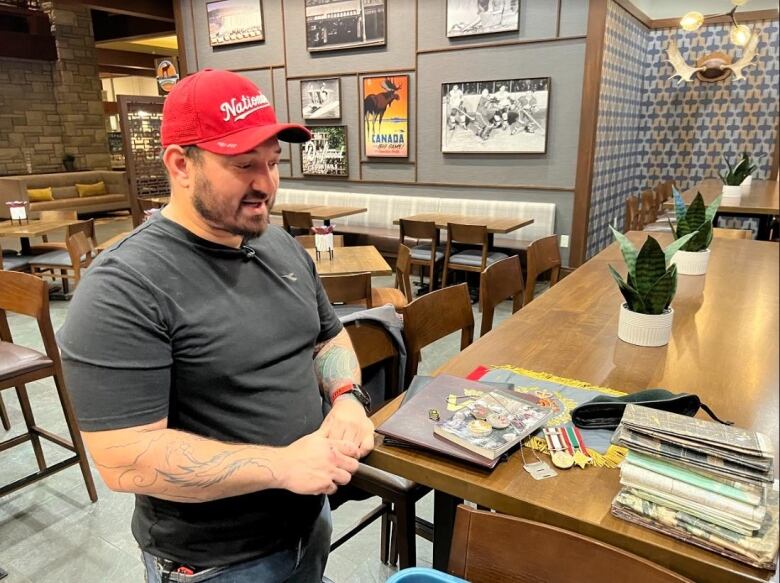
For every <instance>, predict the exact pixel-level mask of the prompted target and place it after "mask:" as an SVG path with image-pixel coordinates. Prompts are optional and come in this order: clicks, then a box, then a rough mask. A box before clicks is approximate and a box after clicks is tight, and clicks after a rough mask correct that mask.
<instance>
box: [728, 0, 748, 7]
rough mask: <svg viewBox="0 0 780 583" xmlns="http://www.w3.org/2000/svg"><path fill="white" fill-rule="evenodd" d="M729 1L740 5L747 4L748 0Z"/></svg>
mask: <svg viewBox="0 0 780 583" xmlns="http://www.w3.org/2000/svg"><path fill="white" fill-rule="evenodd" d="M731 3H732V4H733V5H734V6H742V5H743V4H747V3H748V0H731Z"/></svg>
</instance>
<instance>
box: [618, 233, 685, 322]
mask: <svg viewBox="0 0 780 583" xmlns="http://www.w3.org/2000/svg"><path fill="white" fill-rule="evenodd" d="M610 228H612V227H610ZM612 234H613V235H614V236H615V239H617V242H618V244H619V245H620V252H621V253H622V254H623V261H625V262H626V267H627V268H628V275H627V277H626V279H625V280H624V279H623V277H622V276H621V275H620V274H619V273H618V272H617V270H616V269H615V268H614V267H612V266H611V265H610V266H609V272H610V273H611V274H612V277H613V278H614V279H615V281H616V282H617V284H618V287H619V288H620V293H621V294H623V297H624V298H625V300H626V306H627V307H628V309H629V310H631V311H632V312H637V313H639V314H654V315H658V314H663V313H664V311H665V310H666V309H667V308H668V307H669V304H671V303H672V298H674V294H675V292H676V291H677V266H676V265H671V266H670V265H669V262H670V261H671V259H672V256H673V255H674V254H675V253H677V251H679V250H680V248H681V247H682V246H683V245H685V244H686V243H687V242H688V241H690V240H691V239H692V238H693V237H694V236H695V235H696V233H688V234H687V235H684V236H682V237H680V238H679V239H677V240H676V241H674V242H673V243H672V244H671V245H669V246H668V247H667V248H666V249H661V245H659V244H658V241H656V240H655V239H654V238H653V237H648V238H647V240H646V241H645V243H644V245H642V248H641V249H640V250H639V252H637V250H636V247H634V244H633V243H632V242H631V241H630V240H629V239H628V237H626V236H625V235H624V234H623V233H621V232H619V231H616V230H615V229H612Z"/></svg>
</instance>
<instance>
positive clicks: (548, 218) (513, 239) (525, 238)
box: [275, 188, 555, 261]
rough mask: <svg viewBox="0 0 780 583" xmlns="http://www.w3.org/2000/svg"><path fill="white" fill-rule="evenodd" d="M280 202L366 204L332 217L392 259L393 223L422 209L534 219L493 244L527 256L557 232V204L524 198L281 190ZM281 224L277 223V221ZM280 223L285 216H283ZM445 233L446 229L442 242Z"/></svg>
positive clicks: (351, 239) (347, 233)
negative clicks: (534, 244)
mask: <svg viewBox="0 0 780 583" xmlns="http://www.w3.org/2000/svg"><path fill="white" fill-rule="evenodd" d="M276 202H277V203H306V204H318V205H333V206H354V207H363V208H367V209H368V212H365V213H360V214H357V215H351V216H348V217H343V218H340V219H335V220H333V224H334V225H335V228H334V231H335V232H336V233H339V234H343V235H344V238H345V241H346V243H347V244H348V245H373V246H375V247H376V248H377V249H378V250H379V252H380V253H382V255H384V256H385V257H386V258H388V259H390V260H391V261H392V260H394V259H395V256H396V254H397V253H398V243H399V241H398V237H399V229H398V226H397V225H394V224H393V221H395V220H397V219H399V218H403V217H408V216H410V215H415V214H419V213H436V212H438V213H457V214H463V215H472V216H488V217H518V218H530V219H534V222H533V224H531V225H528V226H526V227H522V228H520V229H516V230H514V231H512V232H511V233H506V234H496V235H495V237H494V248H495V249H496V250H498V251H503V252H504V253H507V254H510V255H515V254H519V255H520V256H521V259H523V260H524V257H525V250H526V249H527V248H528V245H529V244H530V243H531V242H532V241H534V240H536V239H539V238H541V237H545V236H547V235H552V234H553V233H554V232H555V204H553V203H540V202H523V201H502V200H479V199H456V198H439V197H433V196H403V195H384V194H363V193H347V192H330V191H322V190H299V189H289V188H280V189H279V191H278V192H277V195H276ZM275 222H276V221H275ZM279 224H281V219H279ZM445 241H446V232H445V233H442V241H441V242H442V244H444V242H445Z"/></svg>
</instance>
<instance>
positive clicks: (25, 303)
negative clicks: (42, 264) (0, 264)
mask: <svg viewBox="0 0 780 583" xmlns="http://www.w3.org/2000/svg"><path fill="white" fill-rule="evenodd" d="M6 312H13V313H15V314H22V315H24V316H30V317H32V318H35V319H36V320H37V321H38V330H40V333H41V338H42V339H43V346H44V349H45V351H46V355H47V356H48V357H49V358H50V359H51V360H52V361H53V362H54V363H55V366H60V364H59V363H60V352H59V349H58V348H57V341H56V340H55V338H54V329H53V328H52V325H51V317H50V315H49V285H48V284H47V283H46V282H45V281H43V280H42V279H41V278H39V277H36V276H34V275H29V274H27V273H19V272H17V271H0V340H2V341H4V342H13V338H12V337H11V329H10V328H9V326H8V318H7V317H6Z"/></svg>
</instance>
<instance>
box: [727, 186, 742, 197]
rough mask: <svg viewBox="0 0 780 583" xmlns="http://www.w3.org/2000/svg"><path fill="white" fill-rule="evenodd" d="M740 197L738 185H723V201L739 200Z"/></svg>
mask: <svg viewBox="0 0 780 583" xmlns="http://www.w3.org/2000/svg"><path fill="white" fill-rule="evenodd" d="M741 197H742V187H741V186H740V185H739V184H738V185H736V186H729V185H728V184H724V185H723V200H724V201H725V200H726V199H729V200H732V201H734V200H739V199H740V198H741Z"/></svg>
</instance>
